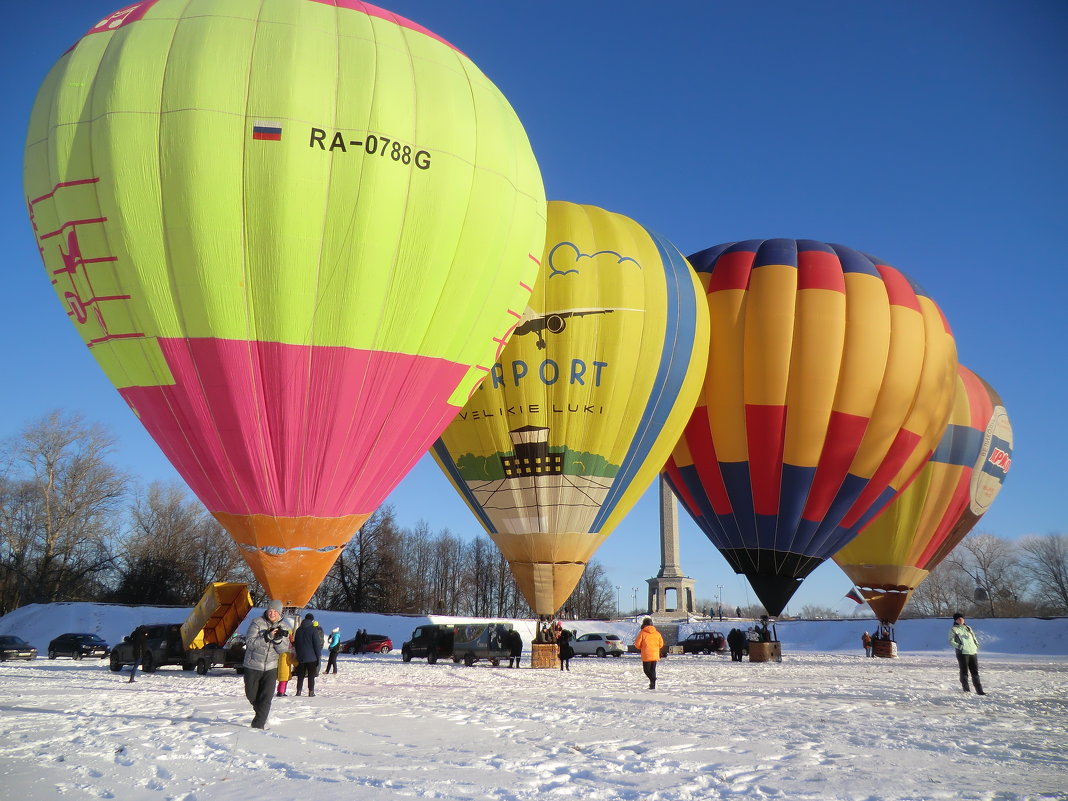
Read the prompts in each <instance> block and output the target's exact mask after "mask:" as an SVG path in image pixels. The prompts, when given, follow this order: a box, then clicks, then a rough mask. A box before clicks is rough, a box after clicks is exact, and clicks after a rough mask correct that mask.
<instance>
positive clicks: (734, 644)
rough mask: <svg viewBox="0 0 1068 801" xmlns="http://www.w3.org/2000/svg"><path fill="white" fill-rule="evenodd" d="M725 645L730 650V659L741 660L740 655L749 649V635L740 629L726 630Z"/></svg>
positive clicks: (733, 660)
mask: <svg viewBox="0 0 1068 801" xmlns="http://www.w3.org/2000/svg"><path fill="white" fill-rule="evenodd" d="M727 647H728V648H729V649H730V652H731V661H732V662H741V661H742V656H743V655H744V654H745V652H746V651H747V650H748V649H749V637H748V636H747V635H746V633H745V632H744V631H742V630H741V629H737V628H735V629H731V630H730V631H729V632H727Z"/></svg>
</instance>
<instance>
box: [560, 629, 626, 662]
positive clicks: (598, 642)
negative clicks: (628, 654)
mask: <svg viewBox="0 0 1068 801" xmlns="http://www.w3.org/2000/svg"><path fill="white" fill-rule="evenodd" d="M571 647H572V648H574V649H575V656H600V657H606V656H608V655H609V654H611V655H612V656H623V653H624V652H625V651H626V650H627V649H626V648H624V647H623V641H622V640H621V639H619V637H618V636H616V635H615V634H583V635H582V636H581V637H578V638H577V639H574V640H572V641H571Z"/></svg>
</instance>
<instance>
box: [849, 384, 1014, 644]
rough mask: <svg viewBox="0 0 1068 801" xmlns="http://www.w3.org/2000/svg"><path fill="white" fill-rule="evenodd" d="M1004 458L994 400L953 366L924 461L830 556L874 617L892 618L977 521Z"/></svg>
mask: <svg viewBox="0 0 1068 801" xmlns="http://www.w3.org/2000/svg"><path fill="white" fill-rule="evenodd" d="M1011 463H1012V426H1011V425H1010V424H1009V417H1008V415H1007V414H1006V412H1005V407H1004V406H1003V405H1002V403H1001V398H1000V397H999V396H998V394H997V392H995V391H994V389H993V387H991V386H990V385H989V384H988V383H986V382H985V381H984V380H983V379H982V378H980V377H979V376H977V375H976V374H975V373H973V372H972V371H971V370H969V369H968V368H967V367H964V366H960V367H958V368H957V381H956V397H955V401H954V405H953V412H952V414H951V416H950V419H949V425H948V426H947V427H946V431H945V433H944V434H943V435H942V441H941V442H940V443H939V445H938V447H937V448H936V449H935V452H934V454H933V455H932V456H931V459H930V461H928V462H927V464H926V465H924V467H923V469H922V470H921V471H920V474H919V475H918V476H917V477H916V479H915V481H913V482H912V483H911V484H910V485H909V486H908V487H907V488H906V489H905V491H904V492H902V493H901V494H900V495H898V496H897V498H895V499H894V501H893V502H892V503H891V504H890V505H889V506H888V507H887V508H886V509H885V510H883V511H882V512H881V513H880V514H879V515H878V516H877V517H876V518H875V519H874V520H872V522H871V523H869V524H868V525H867V527H866V528H865V529H864V530H863V531H861V532H860V534H858V535H857V537H856V539H854V540H853V541H852V542H850V543H849V544H848V545H846V546H845V547H844V548H842V550H840V551H839V552H838V553H836V554H835V555H834V561H835V562H837V563H838V566H839V567H840V568H842V570H843V571H845V574H846V575H847V576H849V578H850V579H852V581H853V583H854V584H855V585H856V586H857V589H859V590H860V593H861V595H863V596H864V598H865V599H866V600H867V602H868V605H869V606H870V607H871V608H872V611H874V612H875V614H876V615H877V616H878V618H879V619H880V620H883V621H886V622H889V623H893V622H895V621H896V620H897V618H898V616H899V615H900V614H901V610H902V609H903V608H904V606H905V604H906V603H907V602H908V599H909V597H910V596H911V595H912V592H913V590H915V589H916V587H918V586H919V585H920V583H921V582H922V581H923V580H924V579H925V578H926V577H927V574H928V573H929V572H930V571H931V570H933V569H934V568H935V567H936V566H937V565H938V563H939V562H941V561H942V560H943V559H944V558H945V557H946V556H948V555H949V552H950V551H952V550H953V549H954V548H955V547H956V546H957V545H958V544H959V543H960V541H961V540H962V539H964V537H965V535H967V533H968V532H969V531H971V530H972V528H973V527H974V526H975V524H976V523H978V522H979V518H980V517H982V516H983V515H984V514H985V513H986V510H987V509H989V508H990V504H991V503H993V501H994V498H995V496H997V494H998V492H999V491H1000V490H1001V485H1002V484H1003V483H1004V481H1005V476H1006V474H1007V473H1008V470H1009V466H1010V465H1011Z"/></svg>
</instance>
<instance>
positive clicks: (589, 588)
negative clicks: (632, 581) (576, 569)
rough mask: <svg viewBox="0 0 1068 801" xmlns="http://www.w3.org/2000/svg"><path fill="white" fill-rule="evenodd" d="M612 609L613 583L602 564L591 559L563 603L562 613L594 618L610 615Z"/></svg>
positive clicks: (569, 615)
mask: <svg viewBox="0 0 1068 801" xmlns="http://www.w3.org/2000/svg"><path fill="white" fill-rule="evenodd" d="M614 611H615V585H614V584H612V582H611V581H609V580H608V576H607V574H606V573H605V569H604V566H603V565H602V564H601V563H600V562H596V561H592V560H591V561H590V562H588V563H587V564H586V569H585V570H583V571H582V578H580V579H579V582H578V584H577V585H576V586H575V590H574V591H573V592H572V593H571V597H570V598H568V599H567V601H566V602H565V603H564V613H565V615H567V616H568V617H572V618H578V619H596V618H609V617H612V615H613V612H614Z"/></svg>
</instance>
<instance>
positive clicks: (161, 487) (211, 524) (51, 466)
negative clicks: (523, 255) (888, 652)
mask: <svg viewBox="0 0 1068 801" xmlns="http://www.w3.org/2000/svg"><path fill="white" fill-rule="evenodd" d="M114 447H115V442H114V439H113V437H112V436H111V435H110V434H109V432H108V431H107V430H106V429H105V428H104V427H102V426H100V425H98V424H92V423H87V422H85V421H84V420H83V419H82V418H81V417H80V416H78V415H73V414H68V413H64V412H62V411H54V412H51V413H49V414H47V415H45V416H44V417H42V418H40V419H39V420H36V421H34V422H31V423H29V424H27V425H26V426H25V427H24V428H23V429H22V430H21V431H20V432H19V433H18V434H17V435H15V436H13V437H11V438H10V439H8V440H7V441H6V442H4V443H3V446H2V447H0V614H6V613H8V612H10V611H12V610H13V609H17V608H18V607H20V606H23V605H25V604H30V603H52V602H55V601H101V602H111V603H126V604H143V605H151V606H161V605H175V606H191V605H193V604H195V603H196V602H197V601H198V600H199V598H200V595H201V593H202V592H203V590H204V588H205V587H206V586H207V585H208V584H209V583H211V582H213V581H241V582H245V583H248V584H249V585H250V587H252V590H253V596H254V598H255V599H256V601H257V603H259V602H262V601H263V599H264V595H263V591H262V589H261V588H260V587H259V585H258V584H257V583H256V581H255V578H254V577H253V576H252V574H251V571H250V570H249V569H248V567H247V565H246V564H245V562H244V560H242V559H241V557H240V554H239V552H238V550H237V547H236V546H235V545H234V543H233V541H232V540H231V539H230V537H229V536H228V535H227V533H226V532H225V531H224V530H223V529H222V527H221V526H219V524H218V523H217V522H216V521H215V519H214V518H213V517H212V516H211V515H210V514H209V513H208V512H207V510H205V508H204V507H203V506H202V505H201V503H200V502H199V501H198V500H196V499H195V498H193V497H192V496H191V495H190V494H189V492H188V491H187V490H186V489H185V488H184V487H183V486H181V485H177V484H159V483H156V484H152V485H150V486H148V487H147V488H144V487H141V486H139V485H138V484H137V483H136V482H135V481H134V480H133V479H132V478H131V476H129V475H128V474H127V473H125V472H124V471H122V470H121V469H120V468H119V467H117V466H116V465H115V464H114V463H113V461H112V456H113V453H114ZM617 600H618V590H616V588H615V587H614V586H613V585H612V584H611V582H610V581H609V578H608V576H607V575H606V574H605V570H604V568H603V566H602V565H600V564H599V563H597V562H590V564H589V565H588V566H587V568H586V571H585V574H584V575H583V578H582V580H581V582H580V583H579V586H578V587H577V588H576V589H575V592H574V593H573V594H572V596H571V598H570V599H569V600H568V601H567V603H566V604H565V606H564V609H563V610H562V614H563V616H564V617H573V618H580V619H596V618H607V617H611V616H612V615H613V613H614V612H616V611H617V610H616V608H615V607H616V603H617ZM717 605H718V604H713V602H712V601H711V600H702V601H699V602H698V606H699V608H700V609H705V608H710V609H716V607H717ZM310 606H312V607H314V608H317V609H330V610H334V611H351V612H379V613H387V614H388V613H394V614H411V615H429V614H448V615H471V616H477V617H507V618H524V617H531V616H532V613H531V611H530V609H529V607H528V606H527V604H526V602H525V600H524V599H523V596H522V594H521V593H520V592H519V590H518V588H517V586H516V584H515V581H514V580H513V579H512V575H511V571H510V570H509V567H508V563H507V561H506V560H505V559H504V558H503V557H502V556H501V554H500V552H499V551H498V549H497V547H496V546H495V545H494V544H493V543H492V542H491V541H490V539H489V538H488V537H487V536H486V535H485V534H483V533H479V534H478V535H476V536H474V537H473V538H463V537H459V536H457V535H455V534H453V533H451V532H449V531H448V530H441V531H437V532H434V531H431V529H430V527H429V526H428V525H427V524H426V523H420V524H419V525H417V526H416V527H414V528H411V529H406V528H403V527H401V526H399V525H398V524H397V521H396V515H395V511H394V510H393V509H392V508H391V507H389V506H386V507H383V508H382V509H379V510H378V511H376V512H375V513H374V514H373V515H372V516H371V517H370V518H369V519H368V520H367V522H366V523H365V524H364V525H363V526H362V527H361V528H360V529H359V531H357V532H356V533H355V535H354V536H353V538H352V540H351V541H350V542H349V543H348V545H346V546H345V547H344V548H343V549H342V550H341V553H340V554H339V555H338V558H337V561H336V563H335V564H334V567H333V568H332V569H331V571H330V573H329V574H328V575H327V577H326V579H325V580H324V581H323V583H322V584H321V585H320V587H319V589H318V590H317V591H316V593H315V595H314V596H313V597H312V600H311V602H310ZM858 609H859V607H858ZM633 611H635V612H637V611H638V610H633ZM724 611H725V612H727V614H728V615H729V614H730V611H734V610H730V611H728V610H726V609H725V610H724ZM957 611H959V612H964V613H965V614H967V615H969V616H976V617H1019V616H1033V615H1037V616H1049V615H1065V614H1068V536H1066V535H1065V534H1048V535H1044V536H1038V535H1034V536H1028V537H1024V538H1022V539H1020V540H1015V541H1010V540H1004V539H1001V538H999V537H997V536H995V535H993V534H984V533H977V534H970V535H969V536H968V537H966V538H965V540H964V541H963V542H962V543H961V544H960V545H959V546H958V547H957V548H956V549H955V550H954V551H953V552H952V553H951V554H950V555H949V556H948V557H947V558H946V559H945V560H944V561H943V562H942V564H940V565H939V566H938V567H936V568H935V569H934V570H933V571H931V574H930V575H929V576H928V577H927V579H926V580H925V581H924V582H923V583H922V584H921V585H920V586H919V588H917V590H916V591H915V592H914V593H913V596H912V599H911V600H910V601H909V603H908V605H907V606H906V607H905V610H904V613H903V615H902V617H930V616H937V617H945V616H948V615H950V614H952V613H953V612H957ZM742 612H743V614H744V615H746V616H750V617H757V616H759V615H760V614H761V613H762V612H763V609H760V608H759V607H753V606H748V605H747V607H746V608H745V609H744V610H742ZM802 614H803V615H804V616H810V617H838V616H839V615H838V614H837V613H836V612H834V610H830V609H821V608H816V607H805V608H804V609H803V610H802Z"/></svg>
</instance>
